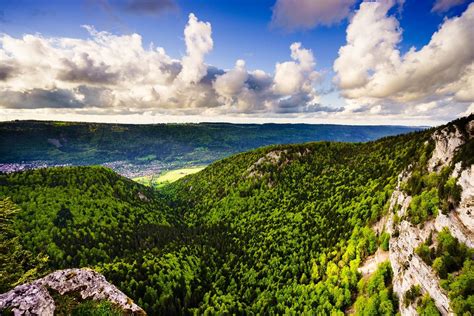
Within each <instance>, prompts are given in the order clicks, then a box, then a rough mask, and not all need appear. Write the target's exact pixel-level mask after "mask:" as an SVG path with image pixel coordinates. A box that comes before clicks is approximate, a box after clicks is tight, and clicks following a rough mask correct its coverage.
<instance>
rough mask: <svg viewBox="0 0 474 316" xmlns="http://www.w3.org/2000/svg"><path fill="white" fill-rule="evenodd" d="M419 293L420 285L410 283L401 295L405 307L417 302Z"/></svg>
mask: <svg viewBox="0 0 474 316" xmlns="http://www.w3.org/2000/svg"><path fill="white" fill-rule="evenodd" d="M420 295H421V287H420V286H419V285H412V286H411V287H410V289H409V290H408V291H406V292H405V294H404V295H403V304H404V305H405V307H408V306H410V305H411V304H415V305H416V304H417V302H418V298H419V297H420Z"/></svg>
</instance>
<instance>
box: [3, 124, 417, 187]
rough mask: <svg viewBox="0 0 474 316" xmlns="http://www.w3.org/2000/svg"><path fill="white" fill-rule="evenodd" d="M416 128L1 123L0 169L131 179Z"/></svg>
mask: <svg viewBox="0 0 474 316" xmlns="http://www.w3.org/2000/svg"><path fill="white" fill-rule="evenodd" d="M415 129H416V128H413V127H402V126H344V125H307V124H263V125H258V124H224V123H201V124H154V125H126V124H100V123H72V122H40V121H15V122H0V172H2V169H3V171H8V170H16V169H20V168H24V167H26V168H35V167H41V166H54V165H64V164H72V165H94V164H105V165H106V166H107V167H110V168H112V169H114V170H115V171H116V172H118V173H120V174H122V175H125V176H127V177H129V178H133V177H139V176H145V175H150V174H156V173H159V172H160V171H161V170H166V169H177V168H180V167H183V166H187V165H205V164H209V163H211V162H213V161H215V160H218V159H221V158H224V157H227V156H230V155H232V154H235V153H239V152H243V151H247V150H250V149H254V148H257V147H261V146H266V145H272V144H290V143H304V142H309V141H319V140H326V141H344V142H363V141H369V140H375V139H378V138H380V137H384V136H388V135H396V134H402V133H407V132H410V131H413V130H415ZM1 164H7V165H5V166H3V167H2V165H1ZM8 164H20V166H16V165H13V166H10V165H8Z"/></svg>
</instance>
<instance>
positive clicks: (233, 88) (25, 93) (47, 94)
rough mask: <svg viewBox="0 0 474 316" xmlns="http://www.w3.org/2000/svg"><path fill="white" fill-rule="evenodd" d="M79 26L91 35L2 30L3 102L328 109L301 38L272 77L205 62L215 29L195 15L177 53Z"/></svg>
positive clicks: (215, 110)
mask: <svg viewBox="0 0 474 316" xmlns="http://www.w3.org/2000/svg"><path fill="white" fill-rule="evenodd" d="M84 28H85V29H86V30H87V31H88V33H89V38H86V39H77V38H63V37H43V36H41V35H39V34H35V35H31V34H28V35H25V36H23V37H21V38H14V37H11V36H9V35H6V34H4V35H2V36H0V108H4V109H16V110H18V109H35V108H38V109H44V108H49V109H61V108H63V109H64V111H65V112H74V113H79V112H80V113H82V114H84V113H87V112H88V111H89V112H90V113H96V114H97V113H100V114H111V113H114V114H120V113H122V114H130V113H145V112H151V113H162V114H179V115H183V114H186V115H193V114H194V115H202V114H203V113H207V114H209V115H217V114H221V113H237V114H239V113H244V114H263V113H281V112H282V111H281V109H282V108H283V107H284V109H285V110H284V112H285V113H295V112H301V111H311V110H314V111H319V112H320V111H325V110H330V109H329V108H325V107H314V106H313V105H314V104H315V102H316V100H317V94H316V92H315V88H314V85H315V84H316V83H317V82H316V79H317V78H318V73H317V72H316V71H315V70H314V67H315V62H314V57H313V54H312V52H311V51H310V50H306V49H304V48H302V47H301V44H299V43H295V44H292V45H291V58H292V59H293V61H289V62H283V63H280V64H277V65H276V70H275V76H273V75H272V74H268V73H265V72H264V71H261V70H255V71H248V70H247V69H246V67H245V61H243V60H238V61H237V62H236V65H235V68H234V69H231V70H228V71H224V70H221V69H219V68H216V67H213V66H209V65H207V64H206V63H205V56H206V54H208V53H209V52H210V51H211V50H212V48H213V39H212V36H211V35H212V28H211V25H210V23H208V22H202V21H199V20H198V19H197V17H196V16H195V15H194V14H190V15H189V20H188V23H187V25H186V27H185V30H184V39H185V45H186V55H185V56H183V57H182V59H181V60H179V59H174V58H172V57H170V56H169V55H167V54H166V52H165V50H164V49H163V48H161V47H158V48H156V47H154V46H153V45H151V46H150V47H149V48H144V45H143V42H142V38H141V36H140V35H138V34H130V35H114V34H111V33H108V32H100V31H97V30H96V29H95V28H94V27H92V26H84ZM285 69H286V70H285ZM291 69H293V72H292V71H291ZM290 101H291V102H290ZM283 105H284V106H283Z"/></svg>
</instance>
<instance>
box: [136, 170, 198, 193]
mask: <svg viewBox="0 0 474 316" xmlns="http://www.w3.org/2000/svg"><path fill="white" fill-rule="evenodd" d="M204 168H205V167H204V166H196V167H188V168H181V169H175V170H169V171H165V172H163V173H161V174H159V175H158V176H157V175H151V176H144V177H138V178H134V179H133V180H134V181H136V182H138V183H141V184H144V185H148V186H153V187H156V188H160V187H162V186H164V185H166V184H168V183H172V182H174V181H176V180H179V179H181V178H183V177H185V176H187V175H190V174H193V173H196V172H199V171H201V170H202V169H204Z"/></svg>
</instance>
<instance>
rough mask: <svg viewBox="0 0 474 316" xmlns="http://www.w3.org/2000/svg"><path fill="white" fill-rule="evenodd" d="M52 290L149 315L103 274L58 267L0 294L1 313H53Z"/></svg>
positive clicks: (46, 315)
mask: <svg viewBox="0 0 474 316" xmlns="http://www.w3.org/2000/svg"><path fill="white" fill-rule="evenodd" d="M53 291H54V292H57V293H59V295H71V294H75V295H78V296H79V297H80V299H82V300H93V301H108V302H110V303H112V304H113V305H114V306H116V307H118V308H119V309H121V310H122V311H123V314H124V315H146V313H145V311H143V309H141V308H140V307H139V306H137V305H136V304H135V303H133V301H132V300H131V299H130V298H128V297H127V296H126V295H125V294H124V293H122V292H121V291H119V290H118V289H117V288H116V287H115V286H114V285H112V284H110V283H109V282H107V280H106V279H105V277H104V276H103V275H101V274H100V273H98V272H95V271H93V270H89V269H66V270H58V271H55V272H53V273H51V274H49V275H47V276H45V277H44V278H41V279H38V280H36V281H34V282H32V283H28V284H23V285H19V286H17V287H15V288H14V289H12V290H11V291H9V292H7V293H4V294H0V312H1V311H5V310H11V311H12V312H13V313H14V314H15V315H41V316H49V315H54V312H55V309H56V302H55V300H54V299H53V296H52V292H53Z"/></svg>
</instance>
